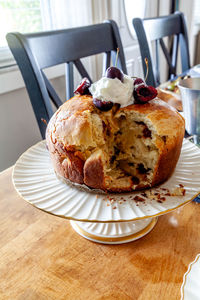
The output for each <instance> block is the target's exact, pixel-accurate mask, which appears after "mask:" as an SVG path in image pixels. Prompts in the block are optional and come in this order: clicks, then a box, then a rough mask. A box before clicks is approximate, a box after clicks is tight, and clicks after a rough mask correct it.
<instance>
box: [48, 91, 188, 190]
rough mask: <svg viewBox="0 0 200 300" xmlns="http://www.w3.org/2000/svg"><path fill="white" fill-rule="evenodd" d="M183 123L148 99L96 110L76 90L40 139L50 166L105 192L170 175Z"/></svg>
mask: <svg viewBox="0 0 200 300" xmlns="http://www.w3.org/2000/svg"><path fill="white" fill-rule="evenodd" d="M184 132H185V124H184V119H183V118H182V116H181V115H180V114H179V113H178V112H177V111H176V110H175V109H173V108H172V107H170V106H169V105H167V104H166V103H165V102H163V101H161V100H158V99H154V100H151V101H149V102H148V103H146V104H143V105H140V104H133V105H129V106H127V107H124V108H118V106H117V105H114V106H113V108H112V110H109V111H107V112H102V111H100V110H99V109H98V108H96V107H95V106H94V104H93V102H92V97H91V96H89V95H84V96H80V95H76V96H74V97H73V98H71V99H70V100H68V101H67V102H65V103H64V104H63V105H62V106H61V107H60V108H59V109H58V111H57V112H56V113H55V114H54V115H53V117H52V118H51V120H50V122H49V124H48V127H47V132H46V142H47V146H48V149H49V152H50V156H51V160H52V162H53V165H54V169H55V172H56V173H57V174H58V175H60V176H62V177H64V178H66V179H69V180H70V181H72V182H75V183H79V184H85V185H87V186H88V187H90V188H95V189H102V190H104V191H109V192H126V191H133V190H138V189H143V188H147V187H153V186H155V185H157V184H159V183H162V182H163V181H165V180H166V179H168V178H169V177H170V175H171V174H172V172H173V171H174V168H175V166H176V163H177V161H178V158H179V155H180V151H181V146H182V141H183V137H184Z"/></svg>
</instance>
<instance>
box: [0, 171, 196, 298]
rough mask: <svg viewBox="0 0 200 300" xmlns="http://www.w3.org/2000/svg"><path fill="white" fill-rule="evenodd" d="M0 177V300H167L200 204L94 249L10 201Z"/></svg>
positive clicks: (191, 244)
mask: <svg viewBox="0 0 200 300" xmlns="http://www.w3.org/2000/svg"><path fill="white" fill-rule="evenodd" d="M11 173H12V168H10V169H8V170H6V171H4V172H2V173H1V174H0V299H3V300H7V299H9V300H13V299H14V300H15V299H17V300H35V299H37V300H38V299H39V300H46V299H63V300H65V299H72V300H77V299H78V300H79V299H93V300H97V299H98V300H107V299H120V300H128V299H134V300H137V299H139V300H156V299H159V300H164V299H166V300H174V299H180V288H181V284H182V281H183V275H184V273H185V272H186V270H187V268H188V264H189V263H190V262H191V261H193V260H194V258H195V257H196V255H197V254H198V253H200V222H199V220H200V205H198V204H195V203H189V204H187V205H186V206H184V207H183V208H181V209H178V210H176V211H174V212H172V213H169V214H167V215H164V216H162V217H159V220H158V223H157V225H156V226H155V228H154V229H153V230H152V231H151V232H150V233H149V234H148V235H147V236H145V237H143V238H142V239H140V240H138V241H135V242H131V243H128V244H123V245H100V244H96V243H93V242H90V241H88V240H86V239H84V238H82V237H81V236H79V235H78V234H77V233H76V232H74V231H73V229H72V228H71V226H70V223H69V221H67V220H64V219H62V218H59V217H55V216H52V215H49V214H47V213H45V212H42V211H40V210H38V209H36V208H34V207H33V206H31V205H30V204H28V203H26V202H25V201H24V200H23V199H21V198H20V196H18V194H17V192H16V191H15V189H14V187H13V185H12V180H11V177H12V176H11Z"/></svg>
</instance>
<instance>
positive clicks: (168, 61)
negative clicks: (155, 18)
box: [160, 39, 176, 75]
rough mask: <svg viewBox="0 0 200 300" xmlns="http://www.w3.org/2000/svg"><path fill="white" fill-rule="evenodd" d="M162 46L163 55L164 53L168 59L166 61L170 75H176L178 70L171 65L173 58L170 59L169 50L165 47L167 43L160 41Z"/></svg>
mask: <svg viewBox="0 0 200 300" xmlns="http://www.w3.org/2000/svg"><path fill="white" fill-rule="evenodd" d="M160 45H161V48H162V50H163V53H164V55H165V58H166V60H167V63H168V66H169V70H170V73H172V74H174V75H176V70H175V68H174V67H173V66H172V64H171V57H170V55H169V53H168V51H167V48H166V46H165V43H164V41H163V39H160Z"/></svg>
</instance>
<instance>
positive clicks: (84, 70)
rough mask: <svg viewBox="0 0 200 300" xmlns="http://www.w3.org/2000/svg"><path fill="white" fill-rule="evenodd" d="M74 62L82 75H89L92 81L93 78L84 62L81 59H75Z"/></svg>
mask: <svg viewBox="0 0 200 300" xmlns="http://www.w3.org/2000/svg"><path fill="white" fill-rule="evenodd" d="M74 64H75V66H76V68H77V70H78V71H79V73H80V75H81V76H82V77H87V78H88V79H89V81H90V82H91V83H92V79H91V78H90V76H89V74H88V72H87V71H86V69H85V67H84V65H83V64H82V62H81V61H80V59H77V60H75V61H74Z"/></svg>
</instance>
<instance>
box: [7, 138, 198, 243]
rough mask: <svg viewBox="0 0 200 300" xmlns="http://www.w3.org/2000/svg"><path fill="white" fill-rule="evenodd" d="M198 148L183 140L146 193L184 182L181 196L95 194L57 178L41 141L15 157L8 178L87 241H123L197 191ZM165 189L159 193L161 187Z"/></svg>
mask: <svg viewBox="0 0 200 300" xmlns="http://www.w3.org/2000/svg"><path fill="white" fill-rule="evenodd" d="M199 166H200V149H199V148H198V147H196V146H195V145H194V144H192V143H191V142H189V141H187V140H185V141H184V142H183V147H182V151H181V156H180V159H179V162H178V164H177V167H176V170H175V172H174V174H173V175H172V176H171V178H170V179H169V180H168V181H167V182H165V183H164V184H162V185H161V186H159V187H158V188H156V189H152V190H151V192H152V193H155V192H157V191H159V192H161V191H164V189H169V190H170V191H172V190H174V188H176V187H178V186H179V185H180V184H182V185H184V188H185V190H186V194H185V196H165V197H164V198H165V201H163V202H162V201H156V200H155V199H152V197H149V198H145V201H140V198H139V201H135V200H134V199H137V198H135V196H139V197H141V194H142V192H134V193H127V194H110V195H107V194H105V195H104V194H95V193H90V192H87V191H82V190H80V189H78V188H76V187H71V186H69V185H66V183H64V182H62V181H60V180H59V179H58V178H57V177H56V175H55V172H54V169H53V167H52V165H51V161H50V157H49V154H48V151H47V149H46V145H45V141H41V142H39V143H38V144H36V145H35V146H33V147H31V148H30V149H28V150H27V151H26V152H25V153H24V154H22V156H21V157H20V158H19V159H18V161H17V162H16V164H15V166H14V169H13V183H14V186H15V188H16V190H17V191H18V193H19V194H20V196H21V197H22V198H23V199H24V200H26V201H27V202H29V203H30V204H32V205H34V206H35V207H37V208H39V209H41V210H43V211H45V212H48V213H50V214H53V215H56V216H59V217H62V218H66V219H69V220H71V221H70V222H71V225H72V227H73V228H74V230H75V231H76V232H78V233H79V234H80V235H81V236H83V237H85V238H87V239H88V240H91V241H95V242H98V243H104V244H122V243H127V242H130V241H134V240H137V239H139V238H141V237H143V236H144V235H146V234H147V233H148V232H150V231H151V230H152V229H153V227H154V226H155V224H156V221H157V217H158V216H160V215H163V214H165V213H168V212H170V211H172V210H174V209H176V208H178V207H181V206H183V205H185V204H186V203H188V202H189V201H191V200H192V199H194V198H195V197H196V196H197V195H198V194H199V193H200V167H199ZM163 193H164V192H163Z"/></svg>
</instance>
